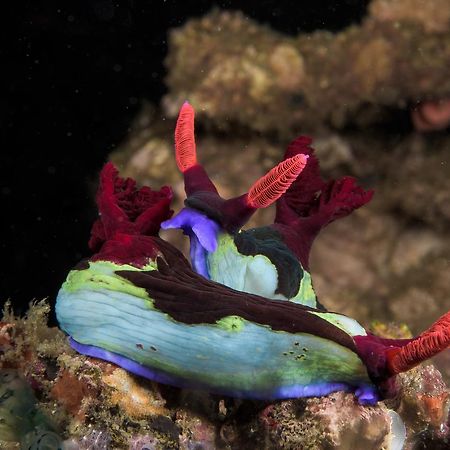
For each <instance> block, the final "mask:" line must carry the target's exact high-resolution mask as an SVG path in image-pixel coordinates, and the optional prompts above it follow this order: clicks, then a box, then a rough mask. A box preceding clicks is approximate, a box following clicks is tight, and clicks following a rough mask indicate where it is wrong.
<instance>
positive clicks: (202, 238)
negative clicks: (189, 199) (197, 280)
mask: <svg viewBox="0 0 450 450" xmlns="http://www.w3.org/2000/svg"><path fill="white" fill-rule="evenodd" d="M161 228H162V229H163V230H167V229H169V228H181V229H182V230H183V232H184V234H185V235H187V236H189V240H190V256H191V263H192V266H193V268H194V270H195V271H196V272H197V273H198V274H200V275H202V276H204V277H205V278H207V279H209V278H210V277H209V272H208V264H207V260H206V257H207V254H208V253H211V252H214V251H215V250H216V249H217V235H218V233H219V231H220V225H219V224H218V223H217V222H215V221H214V220H212V219H210V218H209V217H207V216H205V215H204V214H202V213H201V212H199V211H195V210H193V209H190V208H183V209H182V210H181V211H180V212H179V213H178V214H177V215H176V216H175V217H173V218H172V219H169V220H166V221H165V222H163V223H162V224H161Z"/></svg>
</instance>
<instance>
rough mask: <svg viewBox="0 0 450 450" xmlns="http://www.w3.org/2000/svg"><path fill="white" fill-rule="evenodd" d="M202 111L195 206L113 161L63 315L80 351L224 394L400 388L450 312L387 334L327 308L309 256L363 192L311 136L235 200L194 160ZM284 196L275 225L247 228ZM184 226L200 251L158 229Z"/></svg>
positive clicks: (190, 119)
mask: <svg viewBox="0 0 450 450" xmlns="http://www.w3.org/2000/svg"><path fill="white" fill-rule="evenodd" d="M193 124H194V112H193V109H192V107H191V106H190V105H189V104H188V103H185V104H184V105H183V107H182V108H181V111H180V116H179V119H178V123H177V128H176V133H175V144H176V158H177V163H178V167H179V168H180V170H181V171H182V172H183V175H184V179H185V188H186V193H187V199H186V208H184V209H183V210H182V211H180V213H179V214H178V215H177V216H175V217H174V218H171V215H172V211H171V210H170V201H171V195H172V194H171V190H170V189H169V188H167V187H164V188H162V189H161V190H160V191H153V190H151V189H150V188H148V187H143V188H141V189H137V187H136V183H135V182H134V181H133V180H130V179H122V178H121V177H119V176H118V172H117V170H116V169H115V168H114V166H113V165H112V164H110V163H108V164H106V166H105V167H104V168H103V170H102V173H101V177H100V186H99V191H98V195H97V204H98V207H99V212H100V217H99V219H98V220H97V221H96V222H95V224H94V226H93V228H92V235H91V239H90V242H89V244H90V248H91V250H92V251H93V252H94V254H93V256H91V257H90V258H89V259H88V260H84V261H82V262H81V263H80V264H78V266H76V267H75V268H74V269H73V270H72V271H71V272H70V273H69V275H68V277H67V279H66V281H65V282H64V284H63V286H62V287H61V289H60V292H59V294H58V298H57V303H56V314H57V318H58V321H59V324H60V327H61V328H62V329H63V330H64V331H65V332H66V333H67V334H68V335H69V336H70V343H71V345H72V347H73V348H74V349H75V350H77V351H78V352H80V353H82V354H86V355H90V356H93V357H97V358H101V359H104V360H107V361H111V362H113V363H115V364H118V365H119V366H122V367H123V368H125V369H127V370H129V371H130V372H133V373H135V374H138V375H141V376H144V377H147V378H150V379H152V380H155V381H158V382H161V383H167V384H171V385H175V386H180V387H191V388H199V389H205V390H208V391H211V392H217V393H222V394H225V395H230V396H235V397H243V398H258V399H280V398H295V397H305V396H320V395H326V394H328V393H331V392H334V391H338V390H346V391H352V392H354V393H355V395H356V397H357V398H358V401H359V402H360V403H362V404H374V403H375V402H377V401H378V400H379V399H382V398H385V397H390V396H392V395H394V394H395V392H396V390H395V386H396V385H395V376H396V374H398V373H400V372H402V371H406V370H408V369H409V368H411V367H413V366H414V365H416V364H418V363H420V362H421V361H423V360H424V359H427V358H429V357H430V356H432V355H434V354H436V353H438V352H440V351H442V350H444V349H445V348H446V347H447V346H448V345H449V342H450V314H448V315H445V316H443V317H442V318H441V319H439V320H438V321H437V322H436V323H435V324H434V325H433V326H432V327H431V328H430V329H429V330H427V331H426V332H424V333H422V334H421V335H420V336H418V337H417V338H414V339H404V340H388V339H382V338H378V337H376V336H374V335H372V334H370V333H368V332H367V331H366V330H365V329H364V328H363V327H362V326H361V325H360V324H359V323H358V322H357V321H355V320H354V319H351V318H349V317H347V316H344V315H342V314H338V313H334V312H329V311H327V310H326V309H325V308H324V307H323V306H322V305H320V303H318V301H317V298H316V296H315V294H314V291H313V289H312V284H311V277H310V274H309V261H308V255H309V250H310V248H311V245H312V242H313V240H314V238H315V237H316V236H317V234H318V233H319V231H320V229H321V228H322V227H323V226H325V225H327V224H328V223H330V222H331V221H333V220H335V219H338V218H340V217H343V216H345V215H347V214H349V213H351V211H353V210H354V209H355V208H358V207H360V206H362V205H364V204H365V203H367V202H368V201H369V200H370V198H371V196H372V192H370V191H364V190H363V189H362V188H360V187H359V186H357V185H356V183H355V180H353V179H352V178H343V179H340V180H337V181H331V182H324V181H323V180H322V178H321V177H320V174H319V166H318V161H317V159H316V157H315V156H314V151H313V149H312V148H311V147H310V144H311V140H310V139H309V138H305V137H301V138H298V139H296V140H295V141H294V142H293V143H292V144H291V145H290V146H289V148H288V151H287V153H286V155H285V158H284V159H283V161H282V162H281V163H280V164H279V165H278V166H276V167H275V168H274V169H272V170H271V171H270V172H269V173H268V174H267V175H265V176H264V177H262V179H261V180H259V181H257V182H256V183H255V184H254V185H253V186H252V188H251V189H250V190H249V192H248V193H247V194H244V195H242V196H240V197H237V198H234V199H230V200H225V199H223V198H222V197H220V196H219V194H218V192H217V190H216V188H215V187H214V185H213V183H212V182H211V180H210V179H209V178H208V176H207V175H206V172H205V170H204V169H203V168H202V166H201V165H200V164H198V162H197V157H196V153H195V139H194V130H193ZM274 202H276V206H277V213H276V218H275V222H274V224H272V225H269V226H266V227H261V228H256V229H251V230H243V231H242V230H241V228H242V226H243V225H244V224H245V223H246V221H247V220H248V219H249V217H250V216H251V215H252V214H253V213H254V212H255V211H256V210H257V209H258V208H262V207H266V206H268V205H270V204H271V203H274ZM161 224H162V226H163V227H164V228H181V229H183V231H184V232H185V233H186V234H187V235H188V236H189V238H190V241H191V263H192V267H191V265H190V264H189V262H188V261H187V260H186V259H185V257H184V256H183V255H182V254H181V253H180V252H179V251H178V250H177V249H176V248H174V247H173V246H172V245H171V244H169V243H167V242H165V241H164V240H162V239H161V238H159V237H158V235H157V234H158V232H159V229H160V227H161Z"/></svg>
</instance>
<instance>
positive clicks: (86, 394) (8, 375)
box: [0, 301, 450, 450]
mask: <svg viewBox="0 0 450 450" xmlns="http://www.w3.org/2000/svg"><path fill="white" fill-rule="evenodd" d="M48 312H49V305H48V303H47V302H45V301H41V302H38V303H34V304H31V305H30V309H29V311H28V313H27V315H26V316H25V317H24V318H19V317H15V316H14V315H13V313H12V311H11V310H10V306H9V305H7V307H6V308H5V310H4V313H3V317H2V319H1V329H2V340H1V341H0V448H3V449H36V450H44V449H45V450H50V449H57V448H60V449H65V450H76V449H86V450H87V449H91V450H107V449H130V450H150V449H154V450H165V449H180V450H192V449H197V450H200V449H202V450H213V449H224V450H225V449H244V448H258V449H274V450H277V449H280V450H281V449H283V450H285V449H286V450H287V449H292V450H294V449H305V450H306V449H333V448H336V449H353V448H362V447H361V446H362V445H363V447H364V448H365V449H367V450H370V449H373V450H380V449H386V450H389V449H390V450H394V449H395V450H396V449H401V448H402V445H404V447H403V448H405V449H420V448H436V449H437V448H448V445H449V444H448V442H449V439H450V430H449V407H450V397H449V393H450V390H449V389H448V387H447V386H446V384H445V383H444V381H443V380H442V376H441V374H440V373H439V371H438V370H437V369H436V368H435V367H434V366H433V365H430V364H427V365H421V366H419V367H417V368H415V369H413V370H411V371H410V372H408V373H406V374H402V375H401V376H400V377H399V383H400V384H401V386H400V390H399V392H400V393H399V395H398V397H397V398H395V399H392V400H389V401H385V402H379V403H378V404H377V405H376V406H361V405H359V404H358V403H357V402H356V400H355V398H354V396H353V395H352V394H348V393H344V392H337V393H334V394H331V395H329V396H326V397H320V398H308V399H296V400H286V401H277V402H273V403H271V402H268V401H267V402H263V401H250V400H238V399H233V398H228V397H222V396H218V395H211V394H208V393H206V392H199V391H189V390H182V389H177V388H174V387H170V386H165V385H160V384H157V383H153V382H150V381H148V380H146V379H143V378H140V377H137V376H134V375H131V374H129V373H127V372H126V371H125V370H123V369H121V368H119V367H116V366H114V365H113V364H110V363H106V362H104V361H101V360H98V359H95V358H90V357H86V356H82V355H79V354H77V353H75V352H74V351H73V350H72V349H71V348H70V347H69V346H68V344H67V341H66V337H65V336H64V335H63V333H62V332H61V331H60V330H58V329H57V328H48V327H47V314H48ZM374 330H375V331H376V332H378V333H384V334H385V335H386V336H389V337H404V336H407V335H408V333H409V332H408V330H407V328H405V327H399V326H395V325H392V324H391V325H383V324H380V323H378V324H374ZM268 363H269V362H268ZM405 439H406V441H405Z"/></svg>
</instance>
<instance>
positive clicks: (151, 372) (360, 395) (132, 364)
mask: <svg viewBox="0 0 450 450" xmlns="http://www.w3.org/2000/svg"><path fill="white" fill-rule="evenodd" d="M69 344H70V346H71V347H72V348H73V349H74V350H75V351H77V352H78V353H81V354H82V355H87V356H92V357H94V358H99V359H103V360H105V361H108V362H111V363H113V364H117V365H118V366H120V367H122V368H123V369H125V370H127V371H128V372H131V373H134V374H135V375H139V376H141V377H144V378H147V379H149V380H152V381H156V382H157V383H163V384H169V385H171V386H177V387H179V388H187V389H201V390H206V391H209V392H212V393H215V394H221V395H227V396H230V397H236V398H249V399H255V400H278V399H287V398H298V397H321V396H323V395H328V394H331V393H332V392H337V391H344V392H354V393H355V395H356V397H357V399H358V402H359V404H361V405H374V404H375V403H376V402H377V401H378V400H379V395H378V393H377V390H376V387H375V386H371V385H367V384H364V385H360V386H353V385H350V384H348V383H339V382H337V383H332V382H323V383H314V384H309V385H307V386H303V385H299V384H294V385H291V386H280V387H278V388H277V389H271V390H265V391H240V390H233V389H231V390H225V389H214V388H211V387H210V386H207V385H206V384H204V383H202V382H200V381H196V380H192V379H189V378H184V377H179V376H175V375H170V374H168V373H166V372H164V371H162V370H158V369H152V368H150V367H147V366H144V365H142V364H140V363H138V362H136V361H133V360H132V359H129V358H126V357H125V356H122V355H119V354H118V353H114V352H110V351H109V350H105V349H103V348H100V347H96V346H94V345H86V344H80V343H79V342H77V341H75V339H73V338H72V337H69Z"/></svg>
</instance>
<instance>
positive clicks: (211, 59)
mask: <svg viewBox="0 0 450 450" xmlns="http://www.w3.org/2000/svg"><path fill="white" fill-rule="evenodd" d="M449 17H450V6H449V3H448V2H446V1H445V0H431V1H429V2H426V6H424V4H423V2H421V1H420V0H396V1H389V2H388V1H385V0H374V1H373V2H372V3H371V4H370V8H369V14H368V15H367V17H366V18H365V19H364V20H363V22H362V24H361V25H359V26H350V27H348V28H347V29H345V30H343V31H341V32H340V33H338V34H337V35H333V34H332V33H329V32H326V31H316V32H314V33H311V34H300V35H298V36H297V37H288V36H283V35H281V34H279V33H277V32H275V31H272V30H270V29H268V28H267V27H265V26H261V25H258V24H257V23H255V22H254V21H252V20H250V19H249V18H247V17H245V16H244V15H243V14H242V13H240V12H236V13H232V12H228V11H227V12H221V11H213V12H212V13H210V14H209V15H207V16H205V17H202V18H200V19H195V20H191V21H189V22H188V23H187V24H186V25H185V26H184V27H182V28H180V29H177V30H174V31H173V32H172V33H171V36H170V51H169V56H168V58H167V66H168V67H169V69H170V70H169V74H168V77H167V83H168V86H169V88H170V92H169V94H168V95H167V96H166V98H165V101H164V106H165V110H166V113H167V114H168V115H170V116H172V117H173V116H175V115H176V112H177V109H178V105H179V104H181V103H182V101H184V100H185V99H186V98H189V99H190V101H192V103H193V105H194V107H198V109H199V110H200V108H201V113H200V118H202V116H203V118H207V119H208V120H209V121H213V122H214V123H215V125H216V126H217V127H218V128H220V129H224V128H225V127H230V129H232V128H235V125H236V124H238V125H240V126H241V127H242V126H243V127H247V128H250V129H251V130H254V131H259V132H269V131H277V132H279V133H281V134H284V135H286V134H291V133H292V130H293V129H295V130H298V129H299V127H300V126H301V127H303V129H305V128H306V129H312V128H314V129H316V128H320V127H321V126H322V125H323V123H324V122H329V123H331V124H333V125H334V126H336V127H340V128H342V127H343V126H345V125H346V124H348V123H352V122H353V123H361V122H363V123H365V124H366V125H367V123H368V122H372V123H373V122H379V121H380V118H381V117H382V116H384V115H386V114H389V108H399V107H400V108H401V107H403V108H405V107H406V106H407V105H408V104H409V103H416V102H417V101H419V100H436V99H440V98H444V97H448V96H449V94H450V82H449V78H448V76H447V75H448V67H449V60H450V45H449V43H450V34H449V30H450V26H449V24H450V21H449ZM445 68H446V69H445ZM370 105H372V106H370ZM370 111H372V113H370ZM444 123H445V122H444ZM447 123H448V122H447Z"/></svg>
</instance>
